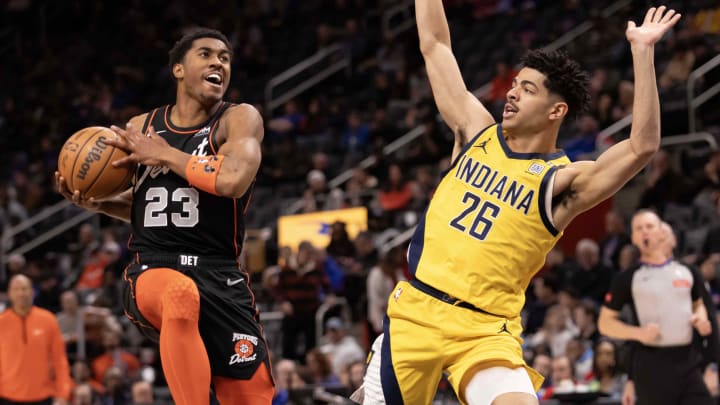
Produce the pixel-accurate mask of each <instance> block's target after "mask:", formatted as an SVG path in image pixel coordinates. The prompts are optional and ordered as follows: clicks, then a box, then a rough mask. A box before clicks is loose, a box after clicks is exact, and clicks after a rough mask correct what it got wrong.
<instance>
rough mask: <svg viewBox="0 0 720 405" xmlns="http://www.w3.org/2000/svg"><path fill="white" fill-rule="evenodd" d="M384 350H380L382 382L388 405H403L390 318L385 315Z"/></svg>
mask: <svg viewBox="0 0 720 405" xmlns="http://www.w3.org/2000/svg"><path fill="white" fill-rule="evenodd" d="M383 332H384V333H385V337H383V342H382V348H381V349H380V353H381V354H380V381H381V384H380V385H382V390H383V396H384V397H385V403H386V404H387V405H403V404H404V403H405V402H403V398H402V392H401V391H400V384H399V383H398V379H397V375H395V369H394V368H393V363H392V351H391V350H390V318H388V317H387V315H385V320H384V321H383Z"/></svg>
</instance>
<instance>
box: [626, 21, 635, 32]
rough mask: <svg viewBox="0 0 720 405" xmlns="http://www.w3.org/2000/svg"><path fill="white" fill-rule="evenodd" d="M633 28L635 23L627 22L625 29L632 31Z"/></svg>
mask: <svg viewBox="0 0 720 405" xmlns="http://www.w3.org/2000/svg"><path fill="white" fill-rule="evenodd" d="M635 27H637V26H636V25H635V21H628V26H627V29H629V30H631V29H634V28H635Z"/></svg>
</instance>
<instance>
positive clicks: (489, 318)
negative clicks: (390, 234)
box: [380, 282, 543, 405]
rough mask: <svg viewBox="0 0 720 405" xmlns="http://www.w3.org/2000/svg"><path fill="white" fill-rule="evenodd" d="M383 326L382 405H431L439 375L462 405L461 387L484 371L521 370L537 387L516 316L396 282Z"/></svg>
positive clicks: (540, 379) (537, 377) (537, 379)
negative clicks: (501, 314)
mask: <svg viewBox="0 0 720 405" xmlns="http://www.w3.org/2000/svg"><path fill="white" fill-rule="evenodd" d="M383 326H384V329H385V338H384V340H383V345H382V350H381V356H380V358H381V365H380V374H381V379H382V386H383V392H384V395H385V401H386V403H387V404H388V405H395V404H409V405H425V404H431V403H432V399H433V398H434V396H435V391H436V390H437V386H438V383H439V381H440V378H441V377H442V373H443V372H447V373H448V380H449V381H450V384H451V385H452V387H453V389H454V390H455V392H456V393H457V394H458V398H459V399H460V401H461V403H462V404H466V402H465V399H464V397H463V392H464V388H465V385H466V384H467V383H468V382H469V381H470V378H471V377H472V376H473V375H474V374H475V373H476V372H477V371H479V370H482V369H484V368H488V367H496V366H500V367H508V368H517V367H525V368H526V369H527V371H528V374H529V375H530V379H531V380H532V382H533V385H534V386H535V389H536V390H537V389H539V388H540V386H541V385H542V382H543V377H542V376H541V375H540V374H539V373H538V372H536V371H535V370H533V369H532V368H530V367H529V366H528V365H527V364H525V361H524V360H523V356H522V347H521V344H522V339H521V338H520V334H521V332H522V326H521V324H520V317H519V316H518V317H516V318H513V319H507V318H504V317H499V316H495V315H490V314H486V313H482V312H478V311H475V310H472V309H468V308H463V307H458V306H455V305H451V304H449V303H446V302H444V301H441V300H439V299H437V298H435V297H432V296H430V295H428V294H426V293H425V292H422V291H420V290H418V289H416V288H415V287H413V286H412V285H410V284H409V283H407V282H400V283H398V285H397V286H396V287H395V290H394V291H393V293H392V294H391V295H390V297H389V301H388V310H387V317H386V319H385V323H384V325H383Z"/></svg>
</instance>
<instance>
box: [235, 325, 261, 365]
mask: <svg viewBox="0 0 720 405" xmlns="http://www.w3.org/2000/svg"><path fill="white" fill-rule="evenodd" d="M257 344H258V338H257V337H256V336H250V335H245V334H242V333H233V350H234V351H235V354H233V355H232V356H230V365H233V364H237V363H247V362H249V361H255V359H256V358H257V353H255V346H257Z"/></svg>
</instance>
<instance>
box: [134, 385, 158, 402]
mask: <svg viewBox="0 0 720 405" xmlns="http://www.w3.org/2000/svg"><path fill="white" fill-rule="evenodd" d="M130 394H131V397H132V402H131V403H132V405H153V404H154V403H155V402H154V401H155V400H154V398H153V390H152V386H151V385H150V383H148V382H147V381H135V382H134V383H133V384H132V386H131V387H130Z"/></svg>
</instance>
